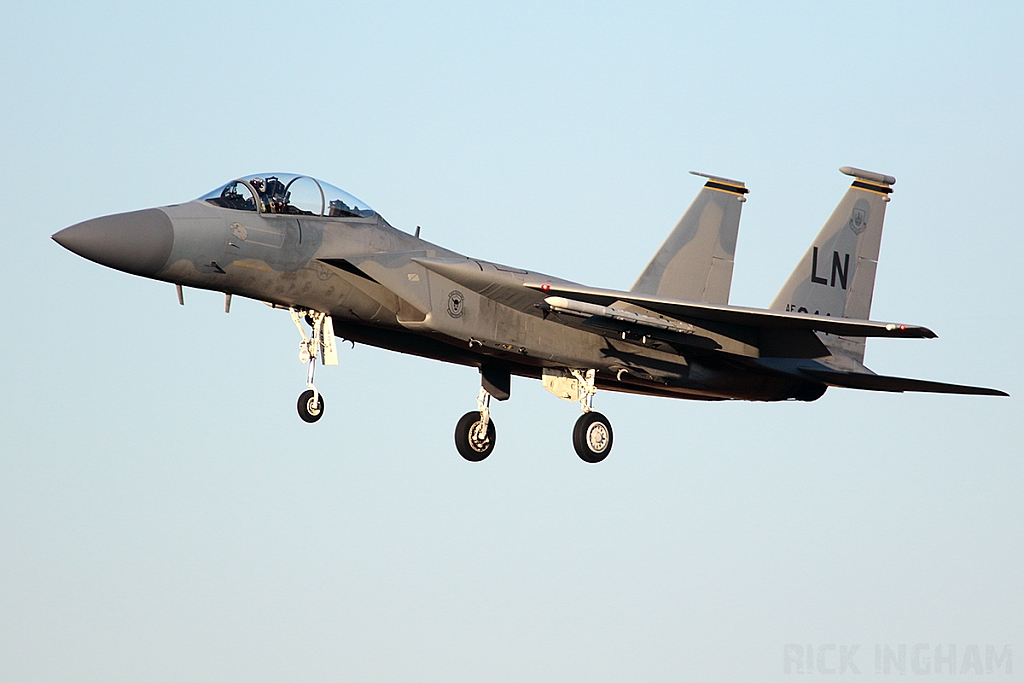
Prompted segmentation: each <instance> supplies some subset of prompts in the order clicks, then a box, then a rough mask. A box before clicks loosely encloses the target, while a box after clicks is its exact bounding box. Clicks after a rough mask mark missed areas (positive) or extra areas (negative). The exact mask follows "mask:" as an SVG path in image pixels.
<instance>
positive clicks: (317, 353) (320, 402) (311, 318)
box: [289, 308, 338, 423]
mask: <svg viewBox="0 0 1024 683" xmlns="http://www.w3.org/2000/svg"><path fill="white" fill-rule="evenodd" d="M289 312H290V313H291V314H292V320H293V321H294V322H295V327H297V328H299V334H301V335H302V341H301V342H299V360H300V361H301V362H303V363H306V364H307V367H308V369H307V370H306V387H307V389H306V391H304V392H302V393H301V394H300V395H299V401H298V405H297V406H296V407H297V408H298V411H299V417H301V418H302V419H303V421H305V422H309V423H313V422H316V421H317V420H319V419H320V418H321V417H323V415H324V397H323V395H322V394H321V393H320V391H319V390H318V389H317V388H316V385H315V384H313V374H314V373H315V372H316V359H317V358H318V357H319V358H320V359H321V362H322V363H323V364H324V365H337V364H338V348H337V346H335V343H334V324H333V323H332V322H331V316H329V315H327V314H326V313H321V312H320V311H313V310H309V309H300V308H291V309H289ZM303 320H305V321H306V322H307V323H308V324H309V326H310V327H311V328H312V329H311V333H310V336H308V337H307V336H306V329H305V328H304V327H303V326H302V321H303Z"/></svg>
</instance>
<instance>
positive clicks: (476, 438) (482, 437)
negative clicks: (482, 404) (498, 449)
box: [455, 410, 497, 462]
mask: <svg viewBox="0 0 1024 683" xmlns="http://www.w3.org/2000/svg"><path fill="white" fill-rule="evenodd" d="M480 427H481V425H480V413H479V412H478V411H476V410H473V411H470V412H468V413H466V414H465V415H463V416H462V418H461V419H460V420H459V423H458V424H457V425H455V447H456V448H457V449H459V455H461V456H462V457H463V458H465V459H466V460H468V461H470V462H480V461H481V460H483V459H484V458H486V457H487V456H488V455H490V454H491V451H493V450H494V442H495V440H496V438H497V431H496V430H495V429H494V420H488V421H487V432H486V433H485V434H481V432H482V431H483V430H482V429H481V428H480Z"/></svg>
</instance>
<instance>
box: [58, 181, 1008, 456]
mask: <svg viewBox="0 0 1024 683" xmlns="http://www.w3.org/2000/svg"><path fill="white" fill-rule="evenodd" d="M839 170H840V171H841V172H843V173H845V174H846V175H848V176H852V177H853V184H852V185H851V186H850V188H849V189H848V190H847V192H846V194H845V195H844V196H843V198H842V200H841V201H840V202H839V205H838V206H837V207H836V209H835V211H834V212H833V213H832V215H831V217H829V219H828V221H826V223H825V226H824V227H823V228H822V229H821V232H820V233H818V236H817V237H815V238H814V242H813V243H812V244H811V246H810V248H809V249H808V250H807V253H805V254H804V255H803V258H801V259H800V261H799V263H798V264H797V266H796V269H795V270H794V271H793V274H792V275H791V276H790V277H789V280H787V281H786V284H785V285H784V286H783V287H782V290H781V291H780V292H779V294H778V296H776V297H775V300H774V301H773V302H772V304H771V307H770V308H768V309H757V308H744V307H740V306H731V305H729V303H728V302H729V288H730V285H731V282H732V269H733V256H734V254H735V251H736V235H737V232H738V230H739V221H740V210H741V208H742V205H743V201H744V200H745V196H744V195H746V193H747V188H746V187H745V185H744V183H742V182H739V181H735V180H729V179H727V178H720V177H717V176H710V175H705V174H696V175H700V176H703V177H705V178H706V179H707V182H706V183H705V184H704V187H703V188H702V189H701V190H700V193H699V194H698V195H697V197H696V199H695V200H694V201H693V203H692V204H691V205H690V207H689V209H687V211H686V213H685V214H684V215H683V217H682V218H681V219H680V221H679V223H678V224H677V225H676V226H675V228H674V229H673V230H672V232H671V234H669V236H668V239H666V240H665V243H664V244H663V245H662V247H661V249H659V250H658V252H657V253H656V254H655V255H654V258H653V259H651V262H650V263H649V264H648V266H647V268H646V269H644V271H643V273H641V275H640V277H639V279H637V281H636V283H635V284H634V285H633V287H632V288H631V289H630V290H629V291H628V292H623V291H616V290H611V289H598V288H594V287H587V286H584V285H580V284H576V283H574V282H569V281H567V280H562V279H559V278H556V277H552V276H549V275H544V274H542V273H536V272H533V271H529V270H525V269H522V268H515V267H510V266H504V265H500V264H497V263H492V262H489V261H484V260H481V259H475V258H470V257H466V256H463V255H461V254H457V253H455V252H453V251H449V250H447V249H444V248H443V247H439V246H437V245H434V244H431V243H429V242H427V241H425V240H422V239H420V238H419V229H418V228H417V230H416V234H415V235H410V234H407V233H405V232H402V231H400V230H397V229H395V228H393V227H392V226H391V225H390V224H388V222H387V221H386V220H384V218H383V216H381V215H380V214H378V213H377V212H375V211H374V210H373V209H371V208H370V207H369V206H367V205H366V204H365V203H364V202H362V201H360V200H358V199H356V198H355V197H353V196H352V195H350V194H348V193H347V192H344V191H343V190H340V189H338V188H336V187H333V186H331V185H328V184H327V183H324V182H321V181H318V180H316V179H314V178H311V177H308V176H301V175H292V174H285V173H274V174H266V173H263V174H257V175H251V176H246V177H244V178H239V179H237V180H232V181H231V182H229V183H227V184H226V185H224V186H223V187H220V188H217V189H216V190H214V191H213V192H210V193H209V194H207V195H205V196H203V197H200V198H199V199H196V200H194V201H190V202H186V203H184V204H175V205H172V206H164V207H160V208H155V209H146V210H143V211H133V212H130V213H122V214H116V215H112V216H106V217H103V218H95V219H92V220H88V221H85V222H83V223H78V224H77V225H73V226H71V227H69V228H66V229H64V230H61V231H60V232H58V233H57V234H55V235H53V239H54V240H56V241H57V243H59V244H60V245H62V246H64V247H66V248H67V249H69V250H71V251H73V252H75V253H76V254H79V255H81V256H84V257H85V258H87V259H90V260H92V261H95V262H97V263H100V264H103V265H105V266H109V267H111V268H116V269H118V270H121V271H125V272H128V273H133V274H135V275H141V276H143V277H148V278H153V279H156V280H164V281H167V282H171V283H174V284H175V285H176V286H177V288H178V297H179V301H181V302H182V303H183V299H182V289H181V288H182V287H183V286H188V287H198V288H201V289H210V290H215V291H219V292H223V293H224V294H225V295H226V299H225V310H228V309H229V308H230V303H231V297H232V296H234V295H237V296H244V297H248V298H252V299H256V300H259V301H264V302H266V303H268V304H269V305H271V306H273V307H274V308H281V309H285V310H288V311H289V312H290V313H291V317H292V319H293V321H294V322H295V325H296V326H297V327H298V329H299V333H300V334H301V336H302V341H301V343H300V359H301V360H302V361H304V362H305V363H307V364H308V371H307V379H306V387H307V389H306V391H305V392H303V393H302V395H301V396H300V397H299V401H298V412H299V415H300V417H301V418H302V419H303V420H305V421H306V422H316V421H317V420H319V419H320V418H321V417H322V416H323V414H324V405H325V403H324V397H323V395H322V394H321V393H320V391H319V390H318V389H317V387H316V385H315V384H314V383H313V378H314V370H315V368H316V364H317V361H318V360H319V361H320V362H321V363H322V364H324V365H334V364H337V351H336V346H335V344H336V340H335V336H336V335H337V336H339V337H341V338H343V339H346V340H350V341H353V342H361V343H364V344H370V345H373V346H378V347H381V348H385V349H391V350H393V351H400V352H402V353H410V354H414V355H418V356H425V357H427V358H434V359H437V360H442V361H446V362H449V363H458V364H460V365H466V366H473V367H476V368H479V370H480V379H481V388H480V394H479V397H478V399H477V409H476V410H473V411H470V412H468V413H466V414H465V415H464V416H463V417H462V419H460V420H459V422H458V425H457V427H456V429H455V445H456V447H457V448H458V451H459V453H460V454H461V455H462V456H463V457H464V458H466V459H467V460H471V461H480V460H483V459H484V458H486V457H487V456H488V455H490V454H491V452H492V451H493V450H494V445H495V441H496V431H495V427H494V420H493V418H492V417H491V407H490V405H491V398H492V397H493V398H496V399H498V400H499V401H504V400H506V399H508V398H509V396H510V393H511V377H512V375H519V376H522V377H532V378H535V379H541V380H542V381H543V384H544V388H545V389H547V390H548V391H550V392H551V393H553V394H554V395H555V396H558V397H559V398H562V399H565V400H568V401H578V402H579V403H580V407H581V409H582V411H583V414H582V416H580V418H579V420H578V421H577V422H576V425H575V428H574V430H573V446H574V448H575V450H576V453H577V454H578V455H579V456H580V458H582V459H583V460H585V461H586V462H591V463H593V462H600V461H601V460H603V459H604V458H605V457H607V455H608V454H609V452H611V448H612V426H611V423H610V422H609V421H608V419H607V418H606V417H605V416H604V415H602V414H601V413H598V412H596V411H595V410H594V409H593V405H594V394H595V393H596V391H597V390H598V389H607V390H609V391H625V392H631V393H636V394H647V395H652V396H668V397H676V398H688V399H699V400H723V399H744V400H749V401H781V400H787V399H796V400H800V401H814V400H816V399H818V398H820V397H821V396H822V394H824V393H825V390H826V389H827V388H828V387H830V386H836V387H850V388H854V389H870V390H874V391H894V392H903V391H923V392H937V393H949V394H984V395H990V396H996V395H998V396H1005V395H1007V394H1005V393H1004V392H1002V391H998V390H995V389H984V388H980V387H968V386H960V385H955V384H944V383H941V382H931V381H923V380H916V379H904V378H900V377H887V376H884V375H877V374H875V373H873V372H872V371H871V370H869V369H868V368H867V367H865V366H864V363H863V360H864V345H865V340H866V338H867V337H926V338H928V337H934V336H935V334H934V333H933V332H932V331H931V330H929V329H927V328H925V327H919V326H917V325H907V324H901V323H890V322H877V321H873V320H869V319H868V318H869V315H870V312H871V296H872V291H873V289H874V283H875V269H876V267H877V265H878V249H879V244H880V242H881V237H882V221H883V218H884V217H885V206H886V203H887V202H888V201H889V198H890V197H889V195H890V194H891V193H892V186H893V185H894V184H895V182H896V179H895V178H893V177H892V176H888V175H883V174H881V173H874V172H870V171H863V170H860V169H856V168H850V167H846V166H844V167H843V168H841V169H839ZM307 328H308V330H309V332H308V333H307Z"/></svg>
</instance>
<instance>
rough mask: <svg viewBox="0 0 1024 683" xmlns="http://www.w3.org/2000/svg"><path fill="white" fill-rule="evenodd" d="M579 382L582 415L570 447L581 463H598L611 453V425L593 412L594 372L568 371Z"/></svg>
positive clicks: (574, 429)
mask: <svg viewBox="0 0 1024 683" xmlns="http://www.w3.org/2000/svg"><path fill="white" fill-rule="evenodd" d="M570 372H571V373H572V376H573V377H575V378H576V380H577V381H578V382H579V399H580V409H581V410H582V411H583V414H582V415H580V419H578V420H576V426H575V427H573V430H572V446H573V448H575V449H576V455H578V456H580V459H581V460H583V462H589V463H598V462H601V461H602V460H604V459H605V458H607V457H608V454H609V453H611V452H612V423H611V422H609V421H608V418H607V417H605V416H604V415H602V414H601V413H598V412H596V411H594V394H596V393H597V389H596V388H595V387H594V375H595V374H596V373H595V371H594V370H587V371H586V372H584V371H582V370H570Z"/></svg>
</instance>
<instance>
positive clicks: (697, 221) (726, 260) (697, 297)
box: [630, 171, 748, 304]
mask: <svg viewBox="0 0 1024 683" xmlns="http://www.w3.org/2000/svg"><path fill="white" fill-rule="evenodd" d="M691 173H693V175H699V176H702V177H704V178H707V179H708V181H707V182H706V183H704V187H703V188H702V189H701V191H700V193H699V194H698V195H697V197H696V199H694V200H693V203H692V204H690V208H688V209H687V210H686V213H684V214H683V217H682V218H680V219H679V223H677V224H676V227H675V229H673V230H672V232H671V234H669V236H668V239H666V240H665V243H664V244H662V245H661V249H659V250H658V253H657V254H655V255H654V258H653V259H651V262H650V263H649V264H647V268H645V269H644V272H643V274H642V275H640V278H639V279H638V280H637V281H636V283H635V284H634V285H633V287H632V289H630V291H631V292H637V293H639V294H656V295H659V296H668V297H673V298H676V299H686V300H688V301H705V302H708V303H714V304H726V303H729V289H730V288H731V287H732V266H733V258H734V257H735V255H736V235H737V233H738V232H739V229H740V209H741V208H742V206H743V202H744V201H745V199H746V198H745V197H744V196H743V195H745V194H746V193H747V192H748V190H747V188H746V187H745V186H744V184H743V183H742V182H740V181H738V180H729V179H727V178H719V177H716V176H710V175H706V174H704V173H697V172H696V171H691Z"/></svg>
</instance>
